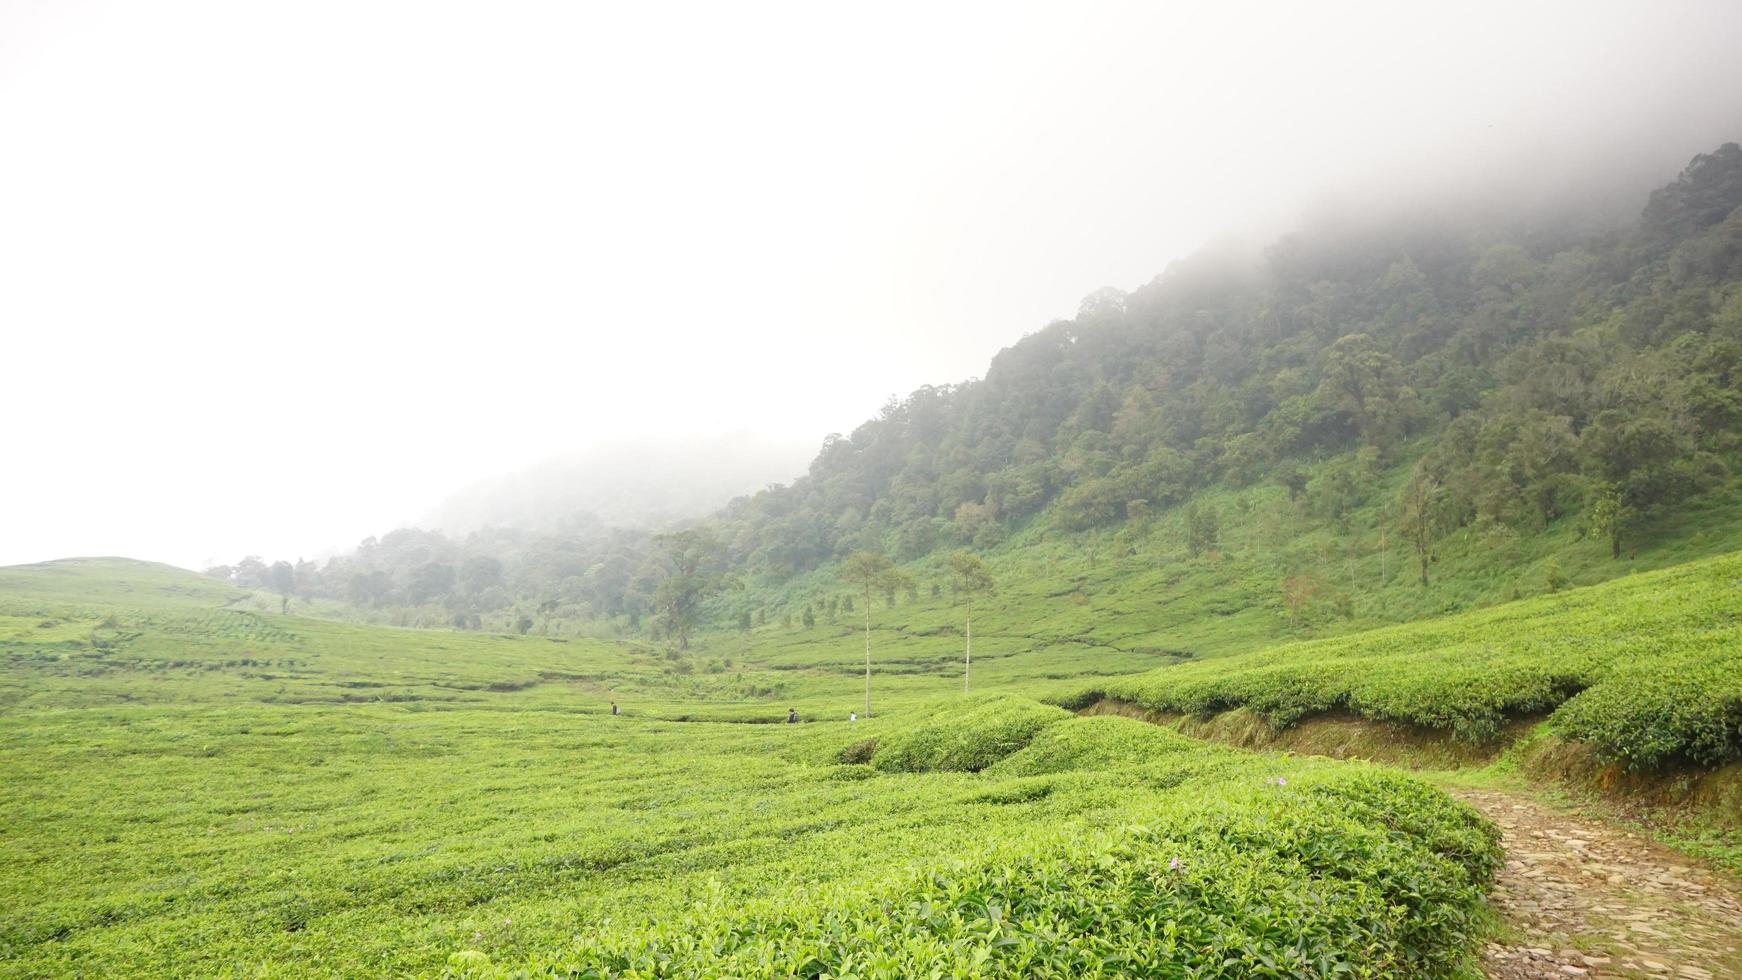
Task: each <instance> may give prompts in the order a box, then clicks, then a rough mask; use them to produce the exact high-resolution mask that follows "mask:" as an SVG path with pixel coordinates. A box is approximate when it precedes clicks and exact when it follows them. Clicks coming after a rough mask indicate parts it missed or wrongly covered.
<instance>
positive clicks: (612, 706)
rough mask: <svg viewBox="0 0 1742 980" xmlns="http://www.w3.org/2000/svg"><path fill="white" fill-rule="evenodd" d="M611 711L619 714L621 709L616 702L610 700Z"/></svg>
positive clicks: (621, 711)
mask: <svg viewBox="0 0 1742 980" xmlns="http://www.w3.org/2000/svg"><path fill="white" fill-rule="evenodd" d="M611 713H612V714H614V715H620V714H622V713H623V709H622V708H619V707H617V702H615V701H613V702H611Z"/></svg>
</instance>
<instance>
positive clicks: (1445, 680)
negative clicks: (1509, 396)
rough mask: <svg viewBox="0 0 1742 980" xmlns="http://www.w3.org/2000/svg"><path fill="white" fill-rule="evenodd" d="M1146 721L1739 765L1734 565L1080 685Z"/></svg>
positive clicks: (1741, 710)
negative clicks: (1544, 746)
mask: <svg viewBox="0 0 1742 980" xmlns="http://www.w3.org/2000/svg"><path fill="white" fill-rule="evenodd" d="M1102 697H1111V698H1116V699H1120V700H1124V701H1129V702H1134V703H1136V704H1138V705H1141V706H1143V707H1145V708H1148V709H1150V710H1154V711H1161V712H1182V713H1188V714H1197V715H1208V714H1214V713H1216V712H1220V711H1225V710H1229V709H1233V708H1241V707H1244V708H1247V709H1249V710H1251V711H1254V712H1257V713H1258V714H1260V715H1262V716H1264V717H1265V718H1267V719H1269V721H1270V722H1271V724H1272V725H1274V726H1276V727H1278V728H1283V727H1287V726H1289V725H1292V724H1294V723H1295V722H1297V721H1300V720H1301V719H1303V718H1306V717H1309V716H1312V715H1316V714H1323V713H1326V712H1331V711H1336V710H1347V711H1352V712H1354V713H1356V714H1358V715H1362V716H1365V717H1369V718H1374V719H1384V720H1388V721H1396V722H1404V723H1408V724H1413V725H1420V726H1424V727H1426V728H1430V729H1440V730H1444V731H1447V732H1450V733H1452V734H1454V735H1456V736H1458V737H1460V738H1462V739H1465V740H1471V741H1480V740H1484V739H1489V738H1492V737H1493V736H1495V735H1496V734H1497V733H1498V732H1499V730H1500V726H1501V725H1502V724H1503V723H1504V722H1505V721H1506V720H1507V719H1509V718H1516V717H1525V716H1537V715H1547V716H1548V720H1549V723H1550V726H1551V729H1552V730H1553V731H1554V732H1555V733H1557V734H1559V735H1560V736H1562V737H1564V738H1567V739H1572V740H1575V741H1582V742H1588V743H1590V744H1592V745H1593V746H1595V747H1596V748H1597V749H1598V750H1599V751H1600V752H1601V753H1602V754H1603V755H1605V756H1607V757H1609V758H1611V759H1614V760H1617V761H1620V762H1623V763H1625V764H1626V765H1627V766H1629V767H1631V768H1634V769H1647V770H1648V769H1653V768H1659V767H1663V766H1668V765H1677V764H1694V765H1716V764H1721V763H1726V762H1730V761H1734V760H1736V759H1739V758H1742V556H1736V555H1731V556H1725V557H1720V558H1712V559H1706V560H1704V561H1698V562H1691V563H1688V564H1686V565H1680V566H1677V567H1674V568H1669V569H1664V570H1661V571H1656V572H1649V573H1644V574H1639V575H1632V576H1628V577H1625V578H1621V579H1617V580H1615V581H1612V582H1607V583H1604V584H1602V585H1596V586H1591V587H1588V588H1582V589H1575V590H1571V591H1568V592H1565V593H1561V594H1557V595H1547V596H1541V597H1538V598H1535V599H1529V600H1525V601H1521V602H1515V603H1510V604H1507V605H1503V606H1497V607H1493V608H1490V609H1485V610H1480V611H1477V612H1471V613H1465V614H1461V615H1457V616H1449V617H1445V618H1442V619H1436V620H1428V621H1424V622H1420V623H1412V624H1408V625H1403V626H1394V627H1388V628H1384V629H1378V630H1372V631H1369V632H1367V633H1361V634H1357V635H1354V636H1347V637H1339V638H1334V639H1326V640H1318V641H1312V642H1306V643H1296V644H1290V645H1285V646H1279V647H1274V648H1271V649H1270V650H1267V651H1263V652H1259V653H1254V654H1247V655H1242V656H1237V657H1226V658H1221V659H1217V660H1205V661H1199V662H1192V663H1184V664H1180V665H1178V666H1176V667H1170V668H1166V669H1163V670H1156V671H1151V672H1148V673H1144V674H1140V675H1136V676H1131V677H1124V678H1117V679H1113V680H1110V681H1108V682H1105V683H1099V684H1096V685H1094V686H1093V687H1092V688H1090V689H1088V690H1084V691H1082V692H1080V693H1078V694H1077V695H1075V696H1074V697H1070V698H1064V699H1062V700H1064V701H1065V702H1066V703H1076V704H1087V703H1090V702H1093V701H1096V700H1099V699H1100V698H1102Z"/></svg>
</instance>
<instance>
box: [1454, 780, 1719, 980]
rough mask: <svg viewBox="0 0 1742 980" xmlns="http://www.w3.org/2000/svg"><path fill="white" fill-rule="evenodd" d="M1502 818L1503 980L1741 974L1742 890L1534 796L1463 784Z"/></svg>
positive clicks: (1491, 957)
mask: <svg viewBox="0 0 1742 980" xmlns="http://www.w3.org/2000/svg"><path fill="white" fill-rule="evenodd" d="M1453 792H1455V793H1456V794H1457V795H1458V796H1460V797H1462V798H1463V799H1464V800H1466V801H1467V802H1469V803H1470V804H1471V805H1472V806H1474V807H1476V808H1477V809H1479V810H1481V811H1482V812H1483V813H1485V814H1487V815H1488V817H1489V818H1490V819H1492V820H1493V821H1494V822H1495V823H1497V824H1499V825H1500V828H1501V830H1502V831H1503V833H1504V835H1505V837H1504V842H1505V846H1506V866H1505V867H1504V868H1503V869H1501V871H1500V874H1499V876H1498V878H1497V879H1496V881H1495V884H1494V892H1493V896H1492V898H1493V901H1494V905H1495V908H1496V909H1497V910H1498V911H1499V912H1500V913H1501V914H1502V915H1503V916H1504V917H1505V919H1506V921H1507V923H1508V925H1509V926H1510V927H1511V933H1512V935H1511V937H1510V938H1512V939H1513V940H1514V941H1513V942H1511V943H1506V944H1502V943H1490V944H1489V945H1488V948H1487V949H1486V950H1485V951H1484V953H1483V966H1484V968H1485V969H1486V971H1487V974H1488V976H1489V977H1492V978H1496V980H1520V978H1526V977H1568V976H1590V977H1678V978H1687V980H1708V978H1710V980H1733V978H1742V890H1739V889H1738V888H1737V887H1736V886H1735V885H1734V884H1732V883H1730V882H1728V881H1726V880H1725V879H1722V878H1719V877H1718V876H1715V875H1713V874H1712V873H1710V872H1709V871H1706V870H1705V869H1703V868H1701V867H1699V866H1698V865H1697V864H1695V863H1694V862H1693V861H1691V860H1690V859H1688V858H1687V857H1684V856H1682V855H1680V854H1677V853H1676V852H1674V851H1671V850H1668V849H1667V848H1664V847H1660V846H1658V845H1657V844H1654V843H1652V842H1651V841H1650V840H1648V839H1647V838H1645V837H1643V836H1641V835H1639V834H1636V833H1630V832H1628V831H1625V830H1622V829H1620V828H1617V827H1613V826H1609V825H1606V824H1603V823H1602V822H1600V821H1595V820H1588V819H1583V818H1579V817H1572V816H1568V815H1566V814H1563V813H1558V812H1556V811H1554V810H1551V809H1549V808H1547V807H1545V806H1543V805H1542V804H1540V803H1536V802H1534V801H1532V800H1529V799H1527V798H1524V797H1520V796H1514V795H1512V794H1509V793H1502V792H1498V791H1494V790H1476V789H1456V790H1453Z"/></svg>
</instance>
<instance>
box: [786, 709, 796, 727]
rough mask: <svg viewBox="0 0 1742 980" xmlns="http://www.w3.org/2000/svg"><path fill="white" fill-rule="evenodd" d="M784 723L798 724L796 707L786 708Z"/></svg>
mask: <svg viewBox="0 0 1742 980" xmlns="http://www.w3.org/2000/svg"><path fill="white" fill-rule="evenodd" d="M786 723H787V724H788V725H796V724H798V709H797V708H788V709H786Z"/></svg>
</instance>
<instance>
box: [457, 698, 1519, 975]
mask: <svg viewBox="0 0 1742 980" xmlns="http://www.w3.org/2000/svg"><path fill="white" fill-rule="evenodd" d="M1133 724H1135V723H1133ZM1059 727H1063V726H1059ZM1097 727H1115V726H1097ZM1227 761H1228V765H1227V766H1226V767H1225V768H1224V770H1223V772H1222V775H1221V777H1220V778H1219V779H1218V780H1217V781H1215V782H1214V783H1213V784H1208V785H1206V784H1205V783H1203V782H1199V783H1194V784H1193V787H1192V790H1191V792H1190V793H1189V794H1187V793H1181V794H1176V795H1175V796H1174V797H1173V798H1170V799H1166V800H1161V801H1157V800H1149V801H1146V802H1144V803H1141V804H1140V805H1139V806H1138V807H1136V808H1135V809H1134V811H1133V812H1132V813H1131V814H1130V817H1129V821H1128V822H1127V823H1124V824H1122V825H1119V826H1116V827H1110V828H1101V829H1093V830H1091V829H1087V828H1059V829H1054V828H1047V829H1039V830H1036V831H1034V832H1032V833H1030V834H1028V835H1026V836H1023V837H1017V838H1012V839H1007V840H1004V841H1002V842H1000V844H999V845H998V846H997V847H995V848H994V849H992V850H991V851H990V852H989V853H988V854H986V855H983V856H981V857H978V858H976V859H974V860H970V861H962V862H957V863H954V864H951V865H947V866H944V867H941V868H938V869H936V870H933V871H931V872H929V873H925V874H922V875H919V876H917V877H914V878H911V879H909V880H906V881H903V882H901V883H899V884H898V885H896V886H895V887H892V888H887V889H881V890H874V891H873V892H872V893H870V894H864V893H858V892H855V891H852V890H848V889H840V890H836V891H833V892H830V893H827V894H824V895H820V896H817V897H816V898H815V899H814V900H812V901H808V902H798V903H787V902H765V903H761V904H759V905H757V906H755V907H753V908H749V909H742V908H732V907H729V906H727V905H725V904H722V905H720V906H718V907H706V908H702V909H699V910H697V911H696V912H695V913H693V914H691V915H689V916H685V917H683V918H681V919H676V920H668V921H661V922H656V923H651V924H648V925H645V926H643V927H641V928H637V929H626V930H619V931H615V932H608V933H606V934H602V935H597V936H594V937H589V939H588V940H587V941H585V942H583V943H582V944H581V945H580V946H578V947H577V948H574V949H570V950H564V951H560V952H557V953H553V954H550V955H548V956H545V957H542V958H540V959H538V960H536V961H535V962H534V963H533V964H532V965H531V969H530V971H529V972H531V973H532V974H534V975H552V976H563V977H574V978H608V977H609V978H617V977H650V978H651V977H715V976H735V977H768V978H773V977H788V976H796V977H891V978H893V977H992V976H997V977H1089V976H1103V977H1114V976H1120V977H1398V976H1411V977H1439V976H1447V975H1451V974H1452V972H1453V971H1454V970H1455V969H1456V968H1457V967H1458V966H1459V965H1460V964H1461V963H1463V962H1464V960H1465V958H1466V956H1467V953H1468V949H1469V946H1470V943H1471V939H1472V936H1473V934H1474V932H1473V931H1474V930H1475V928H1476V919H1475V916H1476V914H1477V909H1478V907H1479V904H1480V896H1481V894H1482V892H1483V889H1484V887H1485V885H1486V883H1487V881H1488V880H1489V879H1490V877H1491V875H1492V873H1493V871H1494V869H1495V867H1496V866H1497V863H1498V861H1499V859H1500V858H1499V850H1498V847H1497V844H1496V835H1495V832H1494V830H1493V828H1492V826H1491V825H1489V824H1487V823H1486V822H1485V821H1483V820H1481V818H1480V817H1478V816H1476V815H1475V814H1474V813H1473V812H1471V811H1470V810H1468V809H1467V808H1465V807H1463V806H1461V805H1459V804H1457V803H1455V802H1453V801H1451V800H1449V799H1448V798H1446V797H1445V796H1444V795H1443V794H1440V793H1438V792H1436V791H1434V790H1432V789H1430V788H1428V787H1425V786H1423V785H1422V784H1420V783H1417V782H1414V781H1413V780H1410V779H1408V778H1406V777H1401V776H1396V775H1387V774H1382V773H1380V772H1378V771H1375V770H1368V769H1365V768H1358V767H1354V766H1339V767H1335V768H1332V767H1330V766H1311V767H1301V766H1299V765H1298V764H1297V765H1296V766H1294V767H1291V768H1292V769H1293V773H1294V774H1293V775H1292V776H1279V777H1273V778H1262V777H1261V775H1260V770H1261V769H1262V768H1263V767H1264V766H1265V765H1272V767H1274V766H1273V764H1271V763H1269V762H1268V760H1264V761H1258V762H1246V763H1242V762H1240V761H1237V760H1234V759H1233V757H1232V756H1229V757H1227ZM473 967H478V969H477V970H476V972H489V971H488V970H487V969H485V968H482V967H481V965H479V964H466V963H456V968H458V969H457V970H456V972H463V973H472V972H475V971H474V969H473Z"/></svg>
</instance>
